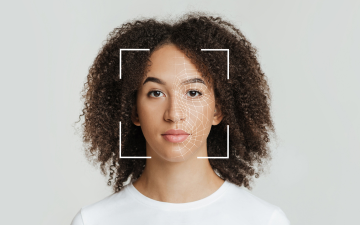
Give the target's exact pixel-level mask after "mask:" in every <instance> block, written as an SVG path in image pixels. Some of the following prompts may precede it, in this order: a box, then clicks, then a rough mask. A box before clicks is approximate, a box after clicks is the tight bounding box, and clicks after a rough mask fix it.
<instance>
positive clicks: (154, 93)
mask: <svg viewBox="0 0 360 225" xmlns="http://www.w3.org/2000/svg"><path fill="white" fill-rule="evenodd" d="M161 94H162V95H164V94H163V93H162V92H161V91H150V92H149V93H148V94H147V95H148V96H151V97H155V98H158V97H162V96H160V95H161Z"/></svg>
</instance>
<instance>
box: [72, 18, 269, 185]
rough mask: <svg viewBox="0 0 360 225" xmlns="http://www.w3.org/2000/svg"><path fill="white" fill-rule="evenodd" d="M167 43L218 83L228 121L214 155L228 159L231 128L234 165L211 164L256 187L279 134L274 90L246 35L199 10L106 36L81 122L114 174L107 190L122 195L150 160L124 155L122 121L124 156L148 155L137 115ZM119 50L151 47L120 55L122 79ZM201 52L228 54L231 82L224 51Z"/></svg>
mask: <svg viewBox="0 0 360 225" xmlns="http://www.w3.org/2000/svg"><path fill="white" fill-rule="evenodd" d="M166 43H172V44H174V45H176V46H177V47H178V48H179V49H180V50H182V51H183V52H184V53H185V54H186V55H187V56H188V57H189V58H190V60H191V61H192V62H193V63H194V64H195V65H196V67H197V68H198V70H199V71H200V72H201V73H202V74H203V76H204V77H208V78H210V79H211V80H213V81H214V93H215V102H216V105H217V106H218V107H219V109H220V111H221V113H222V114H223V116H224V117H223V120H222V121H221V123H220V124H218V125H217V126H213V127H212V128H211V131H210V134H209V136H208V138H207V146H208V156H226V154H227V125H229V130H230V132H229V149H230V150H229V151H230V152H229V159H211V158H210V159H209V162H210V165H211V167H212V168H213V170H214V171H215V172H216V173H217V174H218V175H219V177H220V178H222V179H226V180H228V181H230V182H232V183H234V184H237V185H239V186H242V185H243V186H245V187H246V188H248V189H251V185H250V183H251V181H252V180H253V177H254V176H255V177H256V178H257V177H258V176H259V174H260V173H262V172H264V163H266V162H267V161H268V160H269V159H270V158H271V157H270V151H269V147H268V142H269V141H270V139H269V132H270V131H272V132H273V133H275V129H274V126H273V122H272V119H271V115H270V90H269V86H268V84H267V81H266V77H265V75H264V73H263V71H262V70H261V68H260V65H259V62H258V60H257V56H256V54H257V53H256V49H255V48H254V47H253V46H252V45H251V43H250V42H249V41H248V40H247V39H246V38H245V37H244V35H243V34H242V33H241V32H240V30H239V29H237V28H236V27H235V26H234V25H233V24H231V23H230V22H227V21H225V20H223V19H222V18H221V17H216V18H214V17H212V16H208V15H206V14H204V13H201V12H200V13H199V12H195V13H194V12H192V13H188V14H185V15H184V16H182V17H181V18H179V19H178V20H176V21H173V22H171V23H170V22H164V21H158V20H155V19H153V18H150V19H142V20H133V21H131V22H128V23H125V24H123V25H122V26H120V27H117V28H115V29H114V30H113V31H112V32H111V33H110V34H109V35H108V38H107V40H106V42H105V44H104V45H103V47H102V48H101V49H100V51H99V53H98V55H97V56H96V58H95V60H94V62H93V64H92V66H91V67H90V69H89V73H88V76H87V82H86V83H85V84H84V89H83V90H82V93H83V94H82V98H83V99H84V100H85V101H84V109H83V110H82V115H80V116H84V117H85V121H84V122H83V124H82V128H83V137H82V139H83V142H84V144H86V147H85V153H86V157H87V159H88V160H89V161H90V162H92V163H93V164H94V165H96V164H99V163H100V168H101V172H102V174H103V175H104V176H107V174H108V171H110V174H109V180H108V185H109V186H111V185H112V186H113V190H114V192H118V191H120V190H121V189H122V188H123V187H124V184H123V183H124V182H126V181H127V180H128V179H130V178H131V179H130V182H134V181H135V180H137V179H138V178H139V177H140V176H141V174H142V172H143V170H144V167H145V164H146V159H135V158H132V159H131V158H128V159H127V158H121V159H120V157H119V122H120V121H121V130H122V132H121V145H122V148H121V149H122V152H121V154H122V156H146V148H145V143H146V140H145V138H144V136H143V134H142V131H141V128H140V127H137V126H135V125H134V124H133V123H132V121H131V115H132V111H133V110H134V107H136V93H137V87H138V86H139V82H140V81H141V80H142V78H143V77H144V75H145V71H146V69H147V66H148V63H149V57H150V55H151V53H152V52H154V50H156V49H158V48H159V47H160V46H162V45H163V44H166ZM121 48H122V49H125V48H133V49H150V51H122V60H121V62H122V64H121V71H122V79H120V78H119V61H120V59H119V53H120V49H121ZM201 49H229V53H230V59H229V79H227V54H226V52H224V51H201ZM80 116H79V119H80ZM79 121H80V120H79ZM79 121H77V122H79ZM114 177H115V180H114V179H113V178H114ZM112 181H113V182H112Z"/></svg>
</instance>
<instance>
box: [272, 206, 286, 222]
mask: <svg viewBox="0 0 360 225" xmlns="http://www.w3.org/2000/svg"><path fill="white" fill-rule="evenodd" d="M269 225H290V221H289V220H288V218H287V217H286V215H285V213H284V212H283V211H282V210H281V209H280V208H278V209H276V210H275V211H274V213H273V214H272V216H271V219H270V221H269Z"/></svg>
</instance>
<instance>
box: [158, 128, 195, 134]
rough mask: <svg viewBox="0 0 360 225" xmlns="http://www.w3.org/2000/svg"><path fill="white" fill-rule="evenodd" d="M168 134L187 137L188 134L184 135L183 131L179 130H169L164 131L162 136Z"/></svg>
mask: <svg viewBox="0 0 360 225" xmlns="http://www.w3.org/2000/svg"><path fill="white" fill-rule="evenodd" d="M168 134H170V135H189V133H186V132H185V131H183V130H181V129H178V130H174V129H171V130H168V131H166V132H165V133H163V134H162V135H168Z"/></svg>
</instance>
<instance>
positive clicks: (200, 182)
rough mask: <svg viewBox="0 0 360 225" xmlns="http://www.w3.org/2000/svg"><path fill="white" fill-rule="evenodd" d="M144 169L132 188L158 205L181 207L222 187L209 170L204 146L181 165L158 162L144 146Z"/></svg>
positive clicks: (218, 178) (163, 161)
mask: <svg viewBox="0 0 360 225" xmlns="http://www.w3.org/2000/svg"><path fill="white" fill-rule="evenodd" d="M146 152H147V155H150V156H151V159H146V166H145V169H144V171H143V174H142V175H141V177H140V178H139V179H138V180H136V181H135V182H134V183H133V185H134V187H135V188H136V189H137V190H138V191H139V192H140V193H142V194H143V195H145V196H147V197H149V198H151V199H154V200H157V201H161V202H170V203H185V202H192V201H197V200H200V199H203V198H205V197H207V196H209V195H211V194H212V193H214V192H215V191H216V190H217V189H219V188H220V186H221V185H222V184H223V183H224V180H222V179H221V178H220V177H218V176H217V175H216V173H215V172H214V171H213V169H212V168H211V166H210V162H209V160H208V159H202V158H197V157H198V156H206V157H207V146H206V143H205V144H204V145H203V146H201V147H200V148H199V149H198V151H197V152H196V153H194V154H192V155H191V156H190V158H188V159H186V160H185V161H181V162H170V161H167V160H164V159H162V158H161V157H160V156H159V155H158V154H157V153H156V152H154V151H153V149H151V147H150V146H149V145H148V144H146Z"/></svg>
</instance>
